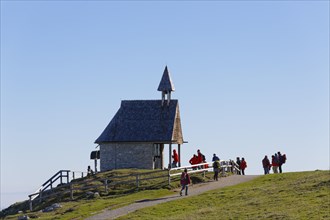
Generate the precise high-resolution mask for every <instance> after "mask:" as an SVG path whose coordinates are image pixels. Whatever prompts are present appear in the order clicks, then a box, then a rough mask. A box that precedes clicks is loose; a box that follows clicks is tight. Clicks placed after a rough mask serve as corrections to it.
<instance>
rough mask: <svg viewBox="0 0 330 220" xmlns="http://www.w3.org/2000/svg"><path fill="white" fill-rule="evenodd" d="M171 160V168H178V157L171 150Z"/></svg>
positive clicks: (174, 151)
mask: <svg viewBox="0 0 330 220" xmlns="http://www.w3.org/2000/svg"><path fill="white" fill-rule="evenodd" d="M172 158H173V162H172V167H173V168H175V167H178V165H177V164H178V162H179V156H178V153H177V152H176V150H175V149H174V150H173V155H172Z"/></svg>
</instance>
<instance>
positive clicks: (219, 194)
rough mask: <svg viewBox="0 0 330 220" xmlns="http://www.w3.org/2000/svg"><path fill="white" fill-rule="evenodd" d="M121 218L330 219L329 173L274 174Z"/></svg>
mask: <svg viewBox="0 0 330 220" xmlns="http://www.w3.org/2000/svg"><path fill="white" fill-rule="evenodd" d="M118 219H285V220H287V219H330V172H329V171H314V172H297V173H283V174H277V175H275V174H271V175H267V176H262V177H260V178H257V179H255V180H252V181H250V182H247V183H243V184H239V185H236V186H232V187H227V188H223V189H219V190H213V191H209V192H207V193H204V194H202V195H200V196H196V197H188V198H186V199H183V200H176V201H172V202H168V203H163V204H159V205H157V206H153V207H150V208H145V209H141V210H138V211H136V212H133V213H131V214H129V215H126V216H124V217H121V218H118Z"/></svg>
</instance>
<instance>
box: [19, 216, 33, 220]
mask: <svg viewBox="0 0 330 220" xmlns="http://www.w3.org/2000/svg"><path fill="white" fill-rule="evenodd" d="M17 219H18V220H26V219H30V218H29V216H27V215H23V216H18V218H17Z"/></svg>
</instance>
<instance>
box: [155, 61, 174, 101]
mask: <svg viewBox="0 0 330 220" xmlns="http://www.w3.org/2000/svg"><path fill="white" fill-rule="evenodd" d="M174 90H175V88H174V85H173V83H172V80H171V76H170V73H169V72H168V69H167V66H165V70H164V73H163V76H162V79H161V80H160V83H159V86H158V91H161V92H162V106H163V105H164V101H165V96H166V95H167V106H169V104H170V101H171V92H172V91H174Z"/></svg>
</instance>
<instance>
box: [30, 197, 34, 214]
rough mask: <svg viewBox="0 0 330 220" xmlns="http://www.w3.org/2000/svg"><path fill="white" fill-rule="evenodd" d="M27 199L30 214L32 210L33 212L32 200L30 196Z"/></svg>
mask: <svg viewBox="0 0 330 220" xmlns="http://www.w3.org/2000/svg"><path fill="white" fill-rule="evenodd" d="M29 197H30V199H29V205H30V212H32V210H33V207H32V198H31V196H29Z"/></svg>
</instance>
